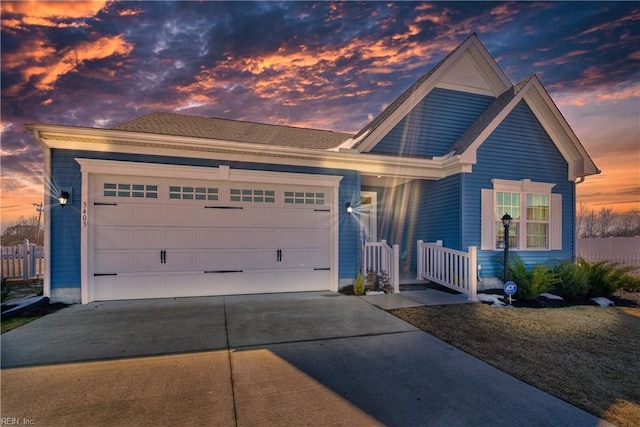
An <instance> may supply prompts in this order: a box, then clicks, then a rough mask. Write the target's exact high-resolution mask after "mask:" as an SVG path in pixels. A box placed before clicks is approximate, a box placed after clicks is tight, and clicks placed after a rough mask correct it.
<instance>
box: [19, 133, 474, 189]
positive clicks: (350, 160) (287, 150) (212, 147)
mask: <svg viewBox="0 0 640 427" xmlns="http://www.w3.org/2000/svg"><path fill="white" fill-rule="evenodd" d="M28 128H29V129H30V130H31V131H32V132H33V133H34V136H35V137H36V139H38V141H39V142H40V143H41V144H42V145H43V146H45V147H48V148H59V149H67V150H87V151H94V152H118V153H126V154H141V155H152V156H172V157H184V158H198V159H212V160H214V159H215V160H221V161H239V162H252V163H270V164H279V165H288V166H308V167H319V168H333V169H345V170H357V171H360V172H361V173H365V174H372V175H373V174H375V175H395V176H399V177H404V178H411V179H440V178H444V177H446V176H448V175H451V174H453V173H459V172H461V171H466V170H468V164H467V163H468V162H464V161H463V159H459V158H457V159H456V158H454V159H453V160H452V159H444V158H436V159H416V158H406V157H398V156H388V155H379V154H366V153H364V154H363V153H358V152H353V151H350V152H329V151H326V150H308V149H300V148H295V147H279V146H271V145H260V144H251V143H240V142H233V141H218V140H207V139H202V138H191V137H175V136H170V135H158V134H141V133H137V132H125V131H117V130H111V129H94V128H76V127H69V126H60V125H40V124H38V125H28ZM458 163H460V164H458Z"/></svg>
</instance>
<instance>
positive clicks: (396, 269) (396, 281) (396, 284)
mask: <svg viewBox="0 0 640 427" xmlns="http://www.w3.org/2000/svg"><path fill="white" fill-rule="evenodd" d="M392 263H393V264H392V265H393V268H392V271H393V279H392V280H393V292H394V293H398V292H400V245H398V244H397V243H396V244H395V245H393V261H392Z"/></svg>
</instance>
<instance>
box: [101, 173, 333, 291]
mask: <svg viewBox="0 0 640 427" xmlns="http://www.w3.org/2000/svg"><path fill="white" fill-rule="evenodd" d="M136 179H137V178H135V177H133V178H132V177H119V178H118V179H117V180H116V181H117V182H116V181H114V182H116V184H117V185H120V183H125V184H126V183H127V182H132V183H136V182H137V181H136ZM103 181H104V180H103ZM112 181H113V180H112ZM151 181H152V182H153V184H152V185H157V199H155V200H148V199H143V198H141V199H134V198H133V197H131V198H129V199H126V198H125V199H123V200H120V199H119V198H118V197H111V198H108V197H98V198H97V199H98V200H99V201H100V202H114V203H115V205H96V206H94V207H93V209H91V210H90V215H91V217H90V221H89V223H90V224H91V226H92V231H91V242H92V243H91V244H92V248H93V251H94V252H93V265H92V266H91V268H92V272H93V273H94V274H98V275H97V276H95V277H93V286H92V288H91V291H90V292H91V293H92V296H91V297H90V298H91V299H95V300H109V299H130V298H157V297H179V296H199V295H226V294H242V293H264V292H286V291H304V290H326V289H328V288H329V286H330V283H331V277H332V276H331V274H332V273H331V271H330V270H329V268H330V267H331V266H332V255H331V254H332V252H331V246H332V233H331V230H332V221H333V218H334V216H335V214H334V213H333V212H331V211H330V210H331V209H333V208H332V205H331V200H330V196H331V194H332V191H333V189H328V188H318V189H314V190H313V191H316V193H318V194H320V193H322V194H323V195H324V196H322V197H319V196H318V197H315V196H314V197H312V196H309V197H307V194H312V192H311V191H312V189H309V190H308V191H306V192H304V195H305V196H304V197H305V198H304V202H303V203H298V202H295V203H293V202H285V201H284V199H283V198H282V197H283V195H284V194H285V191H288V190H286V189H288V188H294V189H295V191H294V194H295V195H296V196H295V197H294V199H296V200H297V194H298V193H299V190H298V186H287V185H267V186H265V185H262V184H246V183H242V184H237V183H233V182H228V181H227V182H220V183H213V184H212V183H207V182H204V183H198V182H197V181H193V180H189V181H185V180H181V179H172V178H159V179H155V178H154V179H153V180H151ZM110 182H111V181H110ZM185 183H187V184H185ZM101 185H102V184H101ZM138 185H139V184H138ZM170 186H172V187H174V188H179V190H171V191H169V188H170ZM189 186H191V187H193V188H200V187H198V186H202V188H206V189H209V188H216V193H215V198H212V199H210V200H196V199H195V197H191V196H189V197H185V194H186V193H187V192H188V190H189V189H190V187H189ZM266 187H269V188H266ZM234 188H235V189H237V188H240V190H241V191H242V193H241V200H239V201H238V200H233V199H231V193H230V189H234ZM261 188H264V190H260V189H261ZM247 189H251V191H252V192H253V193H252V194H248V193H247V194H246V195H245V193H244V192H247V191H248V190H247ZM266 190H269V191H273V194H274V196H273V200H272V201H270V202H267V201H266V196H264V193H262V194H259V191H266ZM194 191H195V190H194ZM207 191H208V190H207ZM314 194H315V193H314ZM170 196H171V197H170ZM263 196H264V197H263ZM225 197H226V199H225ZM245 199H246V200H245ZM287 203H289V204H287ZM316 203H317V204H318V206H315V204H316ZM279 251H280V252H279ZM161 253H162V254H163V256H162V258H161Z"/></svg>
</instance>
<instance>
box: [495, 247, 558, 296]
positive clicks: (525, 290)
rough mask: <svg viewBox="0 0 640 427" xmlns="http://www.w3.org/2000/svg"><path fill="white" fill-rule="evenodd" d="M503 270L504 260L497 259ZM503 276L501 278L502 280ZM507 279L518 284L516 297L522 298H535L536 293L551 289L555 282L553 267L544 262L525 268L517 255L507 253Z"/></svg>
mask: <svg viewBox="0 0 640 427" xmlns="http://www.w3.org/2000/svg"><path fill="white" fill-rule="evenodd" d="M498 264H501V266H502V271H504V260H502V259H500V260H498ZM504 279H505V278H504V277H502V280H503V281H504ZM509 280H512V281H513V282H515V283H516V285H518V291H517V292H516V295H515V296H516V298H519V299H522V300H532V299H536V298H537V297H538V295H540V294H541V293H544V292H548V291H550V290H552V289H553V288H554V286H555V284H556V282H557V277H556V274H555V272H554V271H553V269H551V268H550V267H549V266H546V265H544V264H537V265H535V266H534V267H533V268H531V269H527V266H526V265H524V262H522V259H520V257H519V256H517V255H509Z"/></svg>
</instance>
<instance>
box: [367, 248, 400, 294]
mask: <svg viewBox="0 0 640 427" xmlns="http://www.w3.org/2000/svg"><path fill="white" fill-rule="evenodd" d="M368 270H373V271H375V272H377V273H382V272H385V273H387V274H388V275H389V281H390V282H391V286H392V287H393V292H394V293H397V292H400V247H399V246H398V245H393V246H389V245H388V244H387V241H386V240H381V241H379V242H364V247H363V254H362V274H363V275H364V274H366V273H367V271H368Z"/></svg>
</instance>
